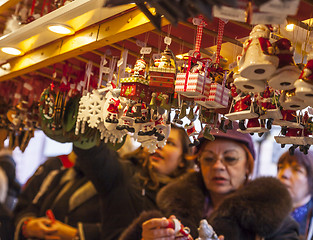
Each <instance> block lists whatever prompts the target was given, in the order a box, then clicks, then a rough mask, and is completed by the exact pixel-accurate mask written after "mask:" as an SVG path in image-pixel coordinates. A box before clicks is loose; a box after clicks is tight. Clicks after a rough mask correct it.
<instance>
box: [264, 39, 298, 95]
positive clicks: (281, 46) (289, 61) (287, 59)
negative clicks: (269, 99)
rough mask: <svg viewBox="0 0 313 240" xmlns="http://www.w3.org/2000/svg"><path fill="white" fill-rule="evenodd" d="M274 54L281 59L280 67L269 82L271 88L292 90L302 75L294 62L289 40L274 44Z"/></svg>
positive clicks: (281, 40) (280, 40)
mask: <svg viewBox="0 0 313 240" xmlns="http://www.w3.org/2000/svg"><path fill="white" fill-rule="evenodd" d="M273 48H274V53H275V55H276V56H277V57H278V58H279V65H278V68H277V69H276V71H275V72H274V74H273V75H272V76H271V78H270V79H269V81H268V84H269V86H271V87H272V88H274V89H278V90H290V89H293V88H294V83H295V81H296V80H297V79H298V77H299V75H300V72H301V71H300V69H299V68H298V67H297V66H296V64H295V62H294V60H293V47H292V46H291V42H290V41H289V40H288V39H287V38H281V39H279V40H277V41H276V42H274V43H273Z"/></svg>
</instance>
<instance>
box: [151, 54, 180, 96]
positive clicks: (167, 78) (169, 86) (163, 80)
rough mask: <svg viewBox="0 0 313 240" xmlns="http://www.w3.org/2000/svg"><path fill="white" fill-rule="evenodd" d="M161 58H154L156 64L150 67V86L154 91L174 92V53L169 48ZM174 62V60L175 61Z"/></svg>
mask: <svg viewBox="0 0 313 240" xmlns="http://www.w3.org/2000/svg"><path fill="white" fill-rule="evenodd" d="M161 55H162V57H161V58H160V59H155V60H154V66H151V67H150V68H149V78H150V81H149V86H150V88H151V89H152V91H155V92H158V90H160V91H162V92H167V93H173V92H174V82H175V79H176V67H175V66H173V65H172V61H171V60H173V54H172V51H171V50H169V49H168V48H167V49H165V50H164V52H162V54H161ZM173 62H174V61H173Z"/></svg>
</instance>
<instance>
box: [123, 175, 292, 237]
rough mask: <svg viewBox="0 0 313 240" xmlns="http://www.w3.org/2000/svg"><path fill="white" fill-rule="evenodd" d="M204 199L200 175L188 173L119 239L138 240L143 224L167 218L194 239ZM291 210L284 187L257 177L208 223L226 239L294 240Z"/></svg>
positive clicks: (228, 198) (161, 194)
mask: <svg viewBox="0 0 313 240" xmlns="http://www.w3.org/2000/svg"><path fill="white" fill-rule="evenodd" d="M208 196H209V194H208V192H207V190H206V188H205V185H204V183H203V180H202V176H201V173H198V172H194V173H188V174H186V175H184V176H183V177H182V178H180V179H178V180H175V181H174V182H172V183H170V184H168V185H167V186H165V187H163V188H162V189H161V190H160V191H159V193H158V195H157V204H158V207H159V209H160V211H161V212H160V211H159V212H157V211H150V212H144V213H143V214H142V215H141V216H139V217H138V218H137V219H136V220H134V222H133V224H132V225H130V226H129V228H128V229H126V231H124V233H123V234H122V236H121V238H119V240H137V239H138V240H140V239H141V230H142V228H141V226H142V223H143V222H144V221H146V220H147V219H151V218H155V217H161V216H165V217H169V216H170V215H175V216H176V217H177V218H178V219H179V220H180V221H181V222H182V224H183V225H184V226H186V227H189V228H190V230H191V235H192V236H193V237H194V238H196V237H198V230H197V228H198V226H199V223H200V220H201V219H203V218H204V215H205V211H204V209H205V204H206V203H208V201H207V200H209V197H208ZM291 209H292V202H291V197H290V195H289V193H288V190H287V189H286V188H285V186H284V185H283V184H281V183H280V182H279V181H278V180H277V179H276V178H273V177H261V178H258V179H256V180H253V181H251V182H249V183H248V184H247V185H246V186H245V187H243V188H241V189H239V190H237V191H236V192H234V193H233V194H230V195H229V196H228V197H227V198H226V199H225V200H224V201H223V203H222V204H221V205H220V206H219V208H218V209H217V210H216V211H215V212H213V213H212V214H211V216H210V219H208V221H209V223H210V224H211V225H212V226H213V228H214V230H215V231H216V233H217V234H218V235H224V237H225V239H227V240H252V239H253V240H254V239H255V236H256V234H257V235H259V236H261V237H265V239H266V240H285V239H288V240H297V239H298V226H297V223H296V222H295V221H293V220H292V219H291V218H290V217H289V216H288V215H289V213H290V211H291Z"/></svg>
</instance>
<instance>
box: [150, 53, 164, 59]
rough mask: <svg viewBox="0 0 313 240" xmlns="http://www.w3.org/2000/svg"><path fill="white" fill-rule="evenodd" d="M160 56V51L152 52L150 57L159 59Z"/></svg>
mask: <svg viewBox="0 0 313 240" xmlns="http://www.w3.org/2000/svg"><path fill="white" fill-rule="evenodd" d="M161 57H162V55H161V53H154V54H153V55H152V59H153V60H155V59H160V58H161Z"/></svg>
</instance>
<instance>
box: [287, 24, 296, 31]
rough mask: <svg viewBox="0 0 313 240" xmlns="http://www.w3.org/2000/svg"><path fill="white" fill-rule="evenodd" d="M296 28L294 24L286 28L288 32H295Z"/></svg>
mask: <svg viewBox="0 0 313 240" xmlns="http://www.w3.org/2000/svg"><path fill="white" fill-rule="evenodd" d="M294 28H295V25H294V24H288V25H287V26H286V30H287V31H288V32H291V31H293V30H294Z"/></svg>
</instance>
